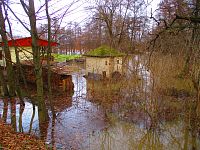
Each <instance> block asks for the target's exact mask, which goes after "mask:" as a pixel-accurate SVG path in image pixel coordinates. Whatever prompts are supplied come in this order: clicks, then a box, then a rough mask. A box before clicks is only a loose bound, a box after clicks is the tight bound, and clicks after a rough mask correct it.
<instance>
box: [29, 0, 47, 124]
mask: <svg viewBox="0 0 200 150" xmlns="http://www.w3.org/2000/svg"><path fill="white" fill-rule="evenodd" d="M28 11H29V21H30V26H31V37H32V50H33V61H34V71H35V77H36V85H37V100H38V113H39V120H40V121H41V122H44V121H47V120H48V113H47V110H46V104H45V100H44V95H43V79H42V65H41V63H40V47H39V46H38V39H39V38H38V33H37V28H36V15H35V7H34V0H29V10H28Z"/></svg>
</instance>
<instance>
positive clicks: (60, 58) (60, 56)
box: [52, 54, 81, 62]
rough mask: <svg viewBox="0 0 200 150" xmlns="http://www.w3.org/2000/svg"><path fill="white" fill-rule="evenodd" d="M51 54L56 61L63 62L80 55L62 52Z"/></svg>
mask: <svg viewBox="0 0 200 150" xmlns="http://www.w3.org/2000/svg"><path fill="white" fill-rule="evenodd" d="M52 56H53V57H54V60H55V61H58V62H63V61H66V60H72V59H76V58H80V57H81V55H64V54H52Z"/></svg>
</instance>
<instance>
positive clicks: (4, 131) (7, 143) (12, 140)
mask: <svg viewBox="0 0 200 150" xmlns="http://www.w3.org/2000/svg"><path fill="white" fill-rule="evenodd" d="M0 135H1V136H0V149H1V148H3V149H5V150H7V149H9V150H21V149H24V150H26V149H27V150H28V149H31V150H39V149H40V150H46V149H48V148H47V147H46V145H45V144H44V142H43V141H41V140H38V139H36V138H34V137H33V136H30V135H25V134H22V133H16V132H15V131H14V130H13V129H12V127H11V126H10V125H7V124H5V123H4V122H3V121H1V120H0Z"/></svg>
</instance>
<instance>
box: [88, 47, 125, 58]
mask: <svg viewBox="0 0 200 150" xmlns="http://www.w3.org/2000/svg"><path fill="white" fill-rule="evenodd" d="M123 55H125V54H124V53H121V52H119V51H117V50H116V49H113V48H110V47H109V46H105V45H103V46H100V47H98V48H96V49H94V50H91V51H89V52H87V53H86V54H85V56H94V57H108V56H123Z"/></svg>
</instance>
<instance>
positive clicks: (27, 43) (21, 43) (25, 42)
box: [0, 37, 58, 47]
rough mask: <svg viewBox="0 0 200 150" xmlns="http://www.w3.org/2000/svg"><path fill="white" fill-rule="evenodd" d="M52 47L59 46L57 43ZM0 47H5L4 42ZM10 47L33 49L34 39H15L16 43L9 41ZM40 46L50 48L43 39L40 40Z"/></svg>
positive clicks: (53, 43)
mask: <svg viewBox="0 0 200 150" xmlns="http://www.w3.org/2000/svg"><path fill="white" fill-rule="evenodd" d="M50 45H51V46H57V45H58V43H57V42H51V44H50ZM0 46H3V42H1V43H0ZM8 46H10V47H14V46H17V47H31V46H32V39H31V37H26V38H20V39H15V40H14V41H12V40H9V41H8ZM38 46H41V47H45V46H48V41H47V40H43V39H38Z"/></svg>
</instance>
